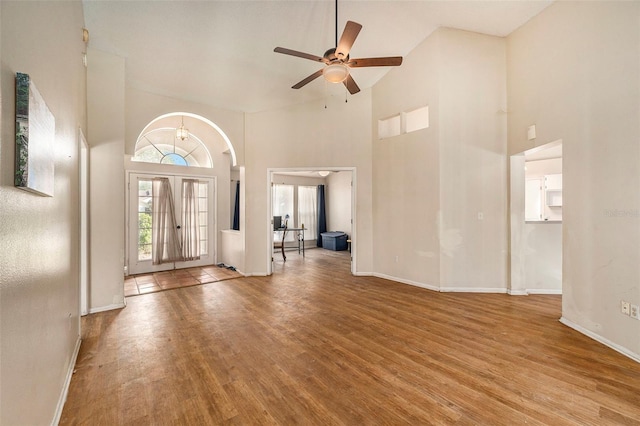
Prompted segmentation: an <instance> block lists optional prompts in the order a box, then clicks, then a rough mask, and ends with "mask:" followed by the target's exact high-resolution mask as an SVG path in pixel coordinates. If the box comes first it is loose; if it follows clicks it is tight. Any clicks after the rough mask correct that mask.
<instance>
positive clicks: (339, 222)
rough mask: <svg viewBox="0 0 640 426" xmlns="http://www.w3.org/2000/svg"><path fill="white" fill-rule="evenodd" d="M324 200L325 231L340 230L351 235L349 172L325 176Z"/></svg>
mask: <svg viewBox="0 0 640 426" xmlns="http://www.w3.org/2000/svg"><path fill="white" fill-rule="evenodd" d="M325 200H326V204H327V205H326V214H327V231H342V232H346V233H347V234H348V235H349V237H351V172H346V171H344V172H333V173H331V174H330V175H329V176H327V184H326V188H325Z"/></svg>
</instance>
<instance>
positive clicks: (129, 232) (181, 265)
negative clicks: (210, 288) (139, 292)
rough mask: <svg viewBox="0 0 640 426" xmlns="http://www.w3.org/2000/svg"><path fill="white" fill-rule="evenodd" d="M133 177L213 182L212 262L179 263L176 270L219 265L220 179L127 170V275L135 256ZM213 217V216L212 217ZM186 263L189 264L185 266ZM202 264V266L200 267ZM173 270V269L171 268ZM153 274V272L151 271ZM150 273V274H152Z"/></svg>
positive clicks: (210, 236) (211, 197)
mask: <svg viewBox="0 0 640 426" xmlns="http://www.w3.org/2000/svg"><path fill="white" fill-rule="evenodd" d="M132 176H136V177H137V176H149V177H154V176H172V177H177V178H187V179H203V180H204V179H207V180H211V182H212V188H211V190H210V193H209V196H210V199H211V209H212V210H213V215H212V217H213V223H209V238H210V243H209V248H210V253H211V254H212V256H211V261H203V262H199V263H193V262H178V263H179V264H178V265H176V269H179V268H188V267H192V266H204V265H205V264H206V265H215V264H216V263H217V256H218V250H217V235H218V232H217V230H218V179H217V177H216V176H207V175H195V174H188V173H171V172H169V173H167V172H165V171H155V172H154V171H148V170H145V171H138V170H127V171H126V185H127V197H126V200H125V211H126V214H125V228H126V239H125V255H126V266H125V275H129V274H130V273H132V272H131V264H132V262H133V261H134V259H133V256H134V255H135V254H134V253H132V250H131V238H133V237H132V232H134V230H133V228H134V225H133V224H132V223H131V219H130V218H131V214H132V212H131V208H132V206H131V191H132V188H131V180H132ZM211 191H213V195H212V194H211ZM210 217H211V216H210ZM194 262H197V261H194ZM185 263H188V265H187V264H185ZM200 264H202V265H200ZM170 269H173V268H170ZM160 270H166V268H162V267H160V268H158V271H160ZM151 272H153V271H151ZM151 272H150V273H151Z"/></svg>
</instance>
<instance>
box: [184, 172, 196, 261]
mask: <svg viewBox="0 0 640 426" xmlns="http://www.w3.org/2000/svg"><path fill="white" fill-rule="evenodd" d="M198 194H199V183H198V180H196V179H183V180H182V257H183V259H184V260H198V259H200V221H199V216H200V209H199V198H198Z"/></svg>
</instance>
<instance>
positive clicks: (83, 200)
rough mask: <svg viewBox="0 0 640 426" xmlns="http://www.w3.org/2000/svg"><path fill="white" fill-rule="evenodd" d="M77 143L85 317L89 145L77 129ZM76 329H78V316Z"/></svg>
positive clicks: (85, 308) (86, 309) (82, 312)
mask: <svg viewBox="0 0 640 426" xmlns="http://www.w3.org/2000/svg"><path fill="white" fill-rule="evenodd" d="M78 139H79V140H80V142H79V144H78V145H79V147H78V148H79V155H78V156H79V159H80V161H79V163H80V164H79V171H78V181H79V185H78V186H79V188H78V190H79V194H80V201H79V203H78V205H79V214H80V315H81V316H82V315H87V313H88V312H89V292H90V285H89V277H90V273H89V265H90V260H89V247H90V243H89V225H90V223H89V222H90V217H89V208H90V206H89V198H90V197H89V172H90V170H89V154H90V153H89V144H88V143H87V139H86V138H85V136H84V133H83V132H82V128H81V127H78ZM78 329H80V316H78Z"/></svg>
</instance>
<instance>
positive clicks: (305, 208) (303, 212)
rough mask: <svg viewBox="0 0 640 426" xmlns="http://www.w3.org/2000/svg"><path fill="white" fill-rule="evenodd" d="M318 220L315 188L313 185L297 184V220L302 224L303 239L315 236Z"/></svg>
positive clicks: (310, 238)
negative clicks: (303, 229)
mask: <svg viewBox="0 0 640 426" xmlns="http://www.w3.org/2000/svg"><path fill="white" fill-rule="evenodd" d="M317 221H318V207H317V188H316V187H315V186H298V222H300V226H302V224H304V228H305V231H304V239H305V240H312V239H315V237H316V232H317V228H318V226H317Z"/></svg>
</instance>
